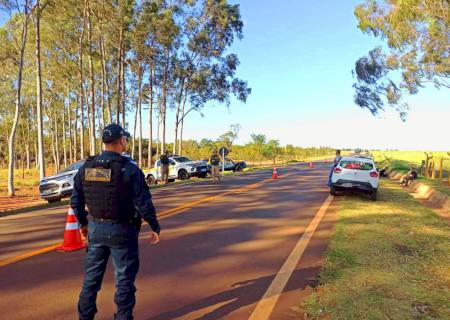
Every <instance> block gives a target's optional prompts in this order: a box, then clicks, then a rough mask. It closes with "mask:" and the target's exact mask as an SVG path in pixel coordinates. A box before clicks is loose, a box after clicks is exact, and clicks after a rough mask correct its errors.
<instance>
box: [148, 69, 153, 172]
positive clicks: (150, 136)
mask: <svg viewBox="0 0 450 320" xmlns="http://www.w3.org/2000/svg"><path fill="white" fill-rule="evenodd" d="M149 90H150V96H149V102H148V103H149V105H148V109H149V111H148V112H149V115H148V126H149V133H148V155H147V157H148V167H149V168H151V167H152V156H153V154H152V152H153V67H152V65H150V76H149Z"/></svg>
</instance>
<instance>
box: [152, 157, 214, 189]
mask: <svg viewBox="0 0 450 320" xmlns="http://www.w3.org/2000/svg"><path fill="white" fill-rule="evenodd" d="M169 161H170V165H169V181H174V180H175V179H179V180H187V179H189V178H190V177H200V178H205V177H206V175H207V174H208V165H207V163H206V162H204V161H193V160H191V159H189V158H188V157H182V156H172V157H169ZM145 178H146V180H147V184H148V185H153V184H157V183H158V180H160V179H161V162H160V160H158V161H156V162H155V166H154V167H153V168H152V169H151V170H150V171H149V172H147V173H146V174H145Z"/></svg>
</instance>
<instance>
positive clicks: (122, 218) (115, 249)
mask: <svg viewBox="0 0 450 320" xmlns="http://www.w3.org/2000/svg"><path fill="white" fill-rule="evenodd" d="M119 128H120V127H119ZM122 130H123V129H122ZM85 205H86V206H87V208H88V212H89V215H91V216H92V219H91V221H89V227H88V230H89V233H88V250H87V256H86V262H85V268H86V273H85V278H84V283H83V287H82V290H81V293H80V298H79V302H78V311H79V315H80V319H82V320H84V319H93V318H94V315H95V313H96V312H97V308H96V302H95V301H96V298H97V292H98V291H99V290H100V287H101V283H102V279H103V275H104V273H105V269H106V264H107V262H108V258H109V255H111V256H112V259H113V263H114V268H115V280H116V294H115V297H114V301H115V303H116V305H117V313H116V315H115V319H133V316H132V312H133V308H134V305H135V303H136V299H135V291H136V287H135V286H134V281H135V278H136V274H137V272H138V269H139V252H138V234H139V228H140V221H141V218H140V217H142V218H143V219H144V220H145V221H147V222H148V223H149V224H150V227H151V228H152V230H153V231H154V232H156V233H158V234H159V232H160V227H159V224H158V221H157V219H156V212H155V208H154V207H153V204H152V200H151V195H150V192H149V189H148V186H147V184H146V183H145V178H144V174H143V173H142V171H141V170H140V169H139V168H138V166H137V165H136V164H135V163H133V162H132V161H130V158H127V157H123V156H122V155H120V154H118V153H116V152H112V151H103V152H102V154H101V155H99V156H96V157H89V158H88V159H87V160H86V162H85V164H84V165H83V166H82V167H81V168H80V169H79V171H78V173H77V175H76V176H75V181H74V189H73V193H72V198H71V207H72V208H73V209H74V211H75V214H76V216H77V219H78V222H79V223H80V225H81V226H85V225H87V224H88V219H87V214H88V212H86V211H85ZM136 209H137V210H136ZM136 211H137V212H136Z"/></svg>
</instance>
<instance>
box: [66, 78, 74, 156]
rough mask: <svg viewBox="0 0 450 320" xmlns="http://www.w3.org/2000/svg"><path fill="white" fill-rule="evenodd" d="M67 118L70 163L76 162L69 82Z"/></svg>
mask: <svg viewBox="0 0 450 320" xmlns="http://www.w3.org/2000/svg"><path fill="white" fill-rule="evenodd" d="M67 116H68V119H69V159H70V163H73V162H74V159H73V150H72V111H71V109H70V86H69V83H68V82H67Z"/></svg>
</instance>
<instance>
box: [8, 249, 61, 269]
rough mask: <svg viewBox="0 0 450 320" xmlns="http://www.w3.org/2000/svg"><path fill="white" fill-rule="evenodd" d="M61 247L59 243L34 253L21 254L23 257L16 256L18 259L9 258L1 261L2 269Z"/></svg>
mask: <svg viewBox="0 0 450 320" xmlns="http://www.w3.org/2000/svg"><path fill="white" fill-rule="evenodd" d="M59 245H60V244H59V243H58V244H53V245H51V246H48V247H45V248H42V249H38V250H34V251H31V252H27V253H24V254H21V255H19V256H16V257H12V258H8V259H5V260H1V261H0V267H4V266H6V265H8V264H11V263H14V262H17V261H20V260H25V259H28V258H31V257H34V256H37V255H40V254H43V253H47V252H50V251H53V250H56V248H57V247H58V246H59Z"/></svg>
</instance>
